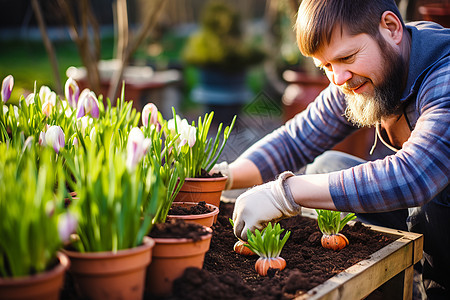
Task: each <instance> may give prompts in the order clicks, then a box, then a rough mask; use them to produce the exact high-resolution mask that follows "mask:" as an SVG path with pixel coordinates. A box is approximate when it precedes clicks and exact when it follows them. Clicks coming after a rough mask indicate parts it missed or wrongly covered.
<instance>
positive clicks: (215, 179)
mask: <svg viewBox="0 0 450 300" xmlns="http://www.w3.org/2000/svg"><path fill="white" fill-rule="evenodd" d="M227 179H228V176H225V175H224V176H222V177H210V178H196V177H187V178H185V179H184V181H207V182H209V181H225V180H227Z"/></svg>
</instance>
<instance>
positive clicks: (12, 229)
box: [0, 138, 76, 277]
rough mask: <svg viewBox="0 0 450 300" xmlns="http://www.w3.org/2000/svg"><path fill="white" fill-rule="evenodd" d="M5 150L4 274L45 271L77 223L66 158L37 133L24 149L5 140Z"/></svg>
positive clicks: (0, 231)
mask: <svg viewBox="0 0 450 300" xmlns="http://www.w3.org/2000/svg"><path fill="white" fill-rule="evenodd" d="M0 152H1V153H2V155H0V237H1V238H0V277H18V276H25V275H32V274H37V273H41V272H43V271H46V270H47V269H48V268H50V267H51V266H52V265H53V264H55V263H56V253H57V251H58V250H59V249H60V248H61V247H62V245H63V242H65V241H66V240H68V238H69V235H70V233H72V232H73V230H74V229H75V227H76V220H75V218H74V216H73V215H72V214H71V212H70V210H66V209H65V208H64V201H63V198H64V192H65V186H64V175H63V171H62V164H61V161H60V160H56V161H55V160H54V155H53V150H51V149H49V148H47V147H44V148H42V147H39V146H37V145H36V142H35V141H33V139H32V138H29V139H28V140H27V141H26V142H25V146H24V147H23V149H22V148H19V147H18V146H17V147H14V146H13V145H8V144H6V143H0Z"/></svg>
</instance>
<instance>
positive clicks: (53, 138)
mask: <svg viewBox="0 0 450 300" xmlns="http://www.w3.org/2000/svg"><path fill="white" fill-rule="evenodd" d="M40 140H41V137H39V141H40ZM44 143H45V145H49V146H52V147H53V149H55V151H56V153H59V149H61V148H64V146H65V145H66V142H65V135H64V132H63V130H62V129H61V127H59V126H57V125H53V126H50V128H49V129H48V130H47V132H46V133H45V139H44Z"/></svg>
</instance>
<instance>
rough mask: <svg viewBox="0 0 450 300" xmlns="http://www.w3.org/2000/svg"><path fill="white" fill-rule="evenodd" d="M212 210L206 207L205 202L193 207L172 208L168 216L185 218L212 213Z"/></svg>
mask: <svg viewBox="0 0 450 300" xmlns="http://www.w3.org/2000/svg"><path fill="white" fill-rule="evenodd" d="M212 211H213V210H212V209H211V208H210V207H208V206H206V202H205V201H200V202H198V203H197V205H194V206H188V207H186V206H172V207H171V208H170V210H169V215H176V216H186V215H203V214H207V213H210V212H212Z"/></svg>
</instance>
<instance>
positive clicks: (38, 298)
mask: <svg viewBox="0 0 450 300" xmlns="http://www.w3.org/2000/svg"><path fill="white" fill-rule="evenodd" d="M57 257H58V264H57V265H56V266H55V267H54V268H52V269H51V270H49V271H47V272H44V273H39V274H36V275H32V276H25V277H18V278H0V299H2V300H9V299H11V300H12V299H14V300H32V299H33V300H58V299H59V296H60V292H61V288H62V287H63V284H64V276H65V273H66V270H67V269H68V268H69V266H70V261H69V258H68V257H67V255H65V254H64V253H62V252H58V253H57Z"/></svg>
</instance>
